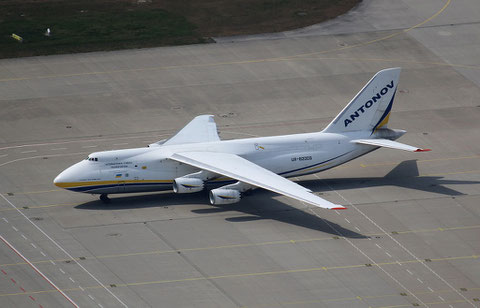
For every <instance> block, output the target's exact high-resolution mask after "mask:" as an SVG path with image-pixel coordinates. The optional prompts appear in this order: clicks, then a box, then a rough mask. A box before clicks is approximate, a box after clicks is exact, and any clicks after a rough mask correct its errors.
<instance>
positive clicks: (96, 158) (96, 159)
mask: <svg viewBox="0 0 480 308" xmlns="http://www.w3.org/2000/svg"><path fill="white" fill-rule="evenodd" d="M85 159H86V160H89V161H98V157H87V158H85Z"/></svg>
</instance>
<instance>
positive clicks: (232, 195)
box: [208, 188, 241, 205]
mask: <svg viewBox="0 0 480 308" xmlns="http://www.w3.org/2000/svg"><path fill="white" fill-rule="evenodd" d="M208 195H209V197H210V204H212V205H220V204H231V203H237V202H239V201H240V198H241V194H240V192H239V191H238V190H236V189H225V188H217V189H212V190H211V191H210V193H209V194H208Z"/></svg>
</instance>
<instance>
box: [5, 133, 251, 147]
mask: <svg viewBox="0 0 480 308" xmlns="http://www.w3.org/2000/svg"><path fill="white" fill-rule="evenodd" d="M164 136H167V137H168V136H170V134H160V135H155V136H144V137H147V138H148V137H152V138H153V137H155V138H156V137H164ZM255 137H258V136H255ZM137 138H139V137H138V136H129V137H119V138H108V139H106V138H103V139H88V140H67V141H61V142H49V143H32V144H21V145H13V146H8V147H3V148H0V150H7V149H18V148H25V147H38V146H45V145H57V144H68V143H80V142H99V141H112V140H122V139H137ZM142 138H143V137H142Z"/></svg>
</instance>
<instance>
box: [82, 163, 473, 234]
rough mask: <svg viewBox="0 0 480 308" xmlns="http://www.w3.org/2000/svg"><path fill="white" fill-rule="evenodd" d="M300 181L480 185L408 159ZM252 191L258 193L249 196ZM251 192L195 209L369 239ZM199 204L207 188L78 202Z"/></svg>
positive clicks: (437, 187)
mask: <svg viewBox="0 0 480 308" xmlns="http://www.w3.org/2000/svg"><path fill="white" fill-rule="evenodd" d="M299 183H300V184H301V185H303V186H305V187H307V188H309V189H311V190H312V191H315V192H321V191H328V190H330V187H333V188H334V189H335V190H345V189H352V188H363V187H374V186H399V187H404V188H410V189H416V190H421V191H427V192H432V193H438V194H444V195H449V196H457V195H463V193H461V192H459V191H456V190H453V189H451V188H448V187H445V186H443V185H445V184H479V183H480V182H479V181H454V180H444V179H443V177H441V176H419V172H418V166H417V161H416V160H407V161H403V162H401V163H400V164H398V165H397V166H396V167H395V168H394V169H392V170H391V171H390V172H389V173H388V174H387V175H385V176H384V177H373V178H372V177H369V178H337V179H322V180H305V181H300V182H299ZM249 194H252V195H254V196H248V195H249ZM249 194H247V196H245V197H244V198H242V200H241V201H240V202H239V203H236V204H230V205H223V206H218V207H214V206H209V207H208V208H203V209H195V210H192V212H193V213H197V214H214V213H228V212H232V213H238V212H241V213H244V214H245V215H243V216H232V217H227V218H225V220H226V221H229V222H232V223H242V222H249V221H256V220H267V219H269V220H276V221H280V222H284V223H288V224H292V225H296V226H299V227H303V228H308V229H312V230H317V231H321V232H324V233H328V234H332V235H334V236H338V233H337V231H338V232H339V233H340V234H341V235H342V236H345V237H348V238H367V236H364V235H362V234H359V233H357V232H354V231H352V230H349V229H345V228H343V227H342V226H341V225H338V224H336V223H334V222H332V221H329V220H327V219H325V218H319V217H317V216H315V215H312V214H310V213H308V212H307V211H305V210H303V209H297V208H294V207H292V206H289V205H287V204H285V203H282V202H279V201H277V200H275V199H274V198H272V197H273V196H275V194H274V193H271V192H269V191H266V190H263V189H256V190H254V191H253V192H251V193H249ZM198 203H204V204H208V193H207V192H206V191H203V192H199V193H194V194H175V193H173V192H171V191H164V192H158V193H153V194H137V195H128V196H125V195H119V196H112V202H111V203H108V204H104V203H102V202H101V201H100V200H94V201H89V202H86V203H83V204H80V205H77V206H76V207H75V208H77V209H83V210H109V211H111V210H124V209H140V208H150V207H152V208H154V207H168V206H181V205H189V204H198ZM320 215H321V213H320ZM334 229H335V230H337V231H335V230H334Z"/></svg>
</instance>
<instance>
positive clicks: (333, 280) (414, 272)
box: [0, 0, 480, 308]
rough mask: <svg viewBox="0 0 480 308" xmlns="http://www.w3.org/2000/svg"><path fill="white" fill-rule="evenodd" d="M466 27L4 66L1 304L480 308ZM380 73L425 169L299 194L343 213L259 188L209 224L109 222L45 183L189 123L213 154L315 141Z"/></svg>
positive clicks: (171, 214)
mask: <svg viewBox="0 0 480 308" xmlns="http://www.w3.org/2000/svg"><path fill="white" fill-rule="evenodd" d="M479 16H480V5H479V4H478V1H477V0H452V1H447V0H428V1H427V0H424V1H410V0H403V1H400V0H395V1H384V0H372V1H364V2H363V4H362V5H361V6H360V7H358V8H357V9H356V10H355V11H354V12H352V13H350V14H348V15H346V16H344V17H341V18H339V19H337V20H336V21H333V22H330V23H328V24H326V25H324V28H322V27H321V26H318V27H316V28H310V29H306V30H302V31H298V32H296V33H294V32H291V33H285V34H282V35H272V36H271V37H269V36H264V37H262V38H261V39H260V38H259V37H254V38H230V39H227V40H226V41H228V40H229V41H237V40H238V41H237V42H233V43H228V42H223V43H222V42H220V43H218V44H209V45H202V46H186V47H171V48H155V49H145V50H127V51H119V52H108V53H91V54H76V55H64V56H51V57H38V58H24V59H10V60H2V61H0V93H1V97H0V106H1V110H0V119H1V121H0V143H1V144H0V174H1V176H0V187H1V190H0V191H1V195H0V234H1V237H2V238H1V239H2V242H0V245H1V247H2V248H1V249H0V270H1V273H0V306H1V307H45V308H46V307H71V306H73V304H72V302H74V303H76V304H78V305H79V306H81V307H122V306H128V307H410V306H428V307H475V306H478V305H479V303H480V302H479V301H478V300H479V298H480V264H479V256H480V236H479V235H480V207H479V205H480V195H479V192H480V161H479V158H480V142H479V141H480V121H478V119H479V118H480V101H479V97H480V52H479V51H480V24H479V21H480V20H479ZM335 24H336V26H334V25H335ZM275 37H277V38H278V39H270V38H275ZM219 41H220V40H219ZM393 66H401V67H403V71H402V75H401V78H400V85H399V91H398V93H397V98H396V102H395V104H394V107H393V113H392V115H391V120H390V126H391V127H395V128H404V129H407V130H408V133H407V134H406V135H405V136H404V137H402V139H401V140H400V141H402V142H405V143H409V144H412V145H418V146H424V147H428V148H432V149H433V151H432V152H428V153H408V152H401V151H394V150H387V149H381V150H378V151H375V152H373V153H370V154H368V155H366V156H364V157H362V158H360V159H358V160H355V161H352V162H351V163H349V164H347V165H344V166H341V167H338V168H336V169H332V170H330V171H327V172H324V173H321V174H318V175H313V176H308V177H304V178H301V179H299V180H300V183H301V184H302V185H304V186H306V187H308V188H310V189H312V190H313V191H315V192H316V193H319V194H321V195H322V196H323V197H324V198H326V199H328V200H330V201H333V202H336V203H340V204H344V205H346V206H347V207H349V209H348V210H346V211H341V212H336V211H327V210H322V209H318V208H312V207H310V206H305V205H304V204H301V203H299V202H296V201H293V200H291V199H289V198H285V197H281V196H278V195H275V194H273V193H269V192H265V191H260V190H259V191H255V192H254V193H252V194H251V195H250V196H246V197H245V198H244V199H242V201H241V202H240V203H239V204H235V205H229V206H223V207H218V208H216V207H211V206H210V205H208V203H207V195H206V193H199V194H192V195H175V194H173V193H171V192H164V193H157V194H144V195H137V196H126V195H119V196H114V197H113V201H112V203H111V204H109V205H104V204H102V203H100V202H99V201H98V200H97V198H96V197H94V196H90V195H86V194H78V193H73V192H68V191H64V190H59V189H57V188H56V187H55V186H53V184H52V180H53V178H54V177H55V176H56V175H57V174H58V173H59V172H61V171H62V170H63V169H64V168H66V167H68V166H69V165H71V164H73V163H75V162H77V161H79V160H81V159H83V158H84V157H85V156H86V155H87V154H88V153H90V152H93V151H99V150H108V149H118V148H129V147H139V146H145V145H146V144H148V143H151V142H154V141H157V140H160V139H163V138H165V137H166V136H168V135H170V134H172V133H173V132H174V131H176V130H177V129H179V128H181V127H182V126H183V125H184V124H185V123H187V122H188V121H189V120H190V119H191V118H192V117H194V116H195V115H198V114H205V113H209V114H215V115H216V116H217V117H216V120H217V123H218V127H219V130H220V133H221V137H222V138H225V139H229V138H240V137H248V136H266V135H277V134H288V133H300V132H307V131H318V130H321V129H322V128H323V127H324V126H325V125H326V124H327V123H328V122H329V121H330V120H331V119H332V118H333V117H334V116H335V115H336V114H337V113H338V112H339V111H340V110H341V109H342V108H343V107H344V105H345V104H346V103H347V102H348V101H349V100H350V99H351V98H352V97H353V95H354V94H355V93H356V92H357V91H358V90H359V89H360V88H361V87H362V86H363V85H364V83H365V82H366V81H368V80H369V79H370V78H371V76H372V75H373V74H374V73H375V72H377V71H378V70H380V69H382V68H386V67H393ZM17 252H18V253H17ZM19 254H21V255H22V256H23V257H20V255H19ZM27 260H28V262H30V263H31V264H28V262H27ZM47 278H48V279H49V280H50V282H49V281H47ZM56 288H58V289H59V290H62V292H64V295H65V296H64V295H63V294H62V293H61V292H60V291H58V290H57V289H56Z"/></svg>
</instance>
